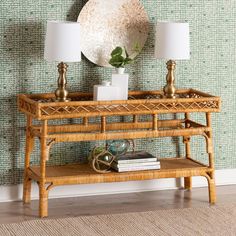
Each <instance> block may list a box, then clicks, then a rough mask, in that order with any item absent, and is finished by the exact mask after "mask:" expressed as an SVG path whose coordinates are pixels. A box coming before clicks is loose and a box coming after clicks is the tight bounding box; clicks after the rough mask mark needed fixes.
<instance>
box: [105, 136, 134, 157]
mask: <svg viewBox="0 0 236 236" xmlns="http://www.w3.org/2000/svg"><path fill="white" fill-rule="evenodd" d="M107 145H108V151H109V152H111V153H112V154H113V155H114V156H118V155H122V154H125V153H126V152H127V151H128V149H129V147H130V141H129V140H127V139H124V140H112V141H108V142H107Z"/></svg>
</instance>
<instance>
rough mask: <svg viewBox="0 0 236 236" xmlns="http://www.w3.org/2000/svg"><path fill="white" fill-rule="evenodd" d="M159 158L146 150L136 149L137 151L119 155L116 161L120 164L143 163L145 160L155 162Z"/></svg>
mask: <svg viewBox="0 0 236 236" xmlns="http://www.w3.org/2000/svg"><path fill="white" fill-rule="evenodd" d="M155 161H158V162H159V160H158V159H157V158H156V157H155V156H153V155H152V154H150V153H148V152H144V151H136V152H127V153H126V154H124V155H121V156H118V157H117V158H116V159H115V162H117V163H118V164H123V163H125V164H129V163H143V162H145V163H146V162H155Z"/></svg>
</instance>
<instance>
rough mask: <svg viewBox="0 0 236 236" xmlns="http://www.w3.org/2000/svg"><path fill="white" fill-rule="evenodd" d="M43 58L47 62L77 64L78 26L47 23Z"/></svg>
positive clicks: (72, 23) (79, 56)
mask: <svg viewBox="0 0 236 236" xmlns="http://www.w3.org/2000/svg"><path fill="white" fill-rule="evenodd" d="M44 58H45V60H47V61H58V62H62V61H63V62H79V61H81V49H80V24H79V23H78V22H69V21H48V22H47V32H46V39H45V49H44Z"/></svg>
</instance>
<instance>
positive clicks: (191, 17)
mask: <svg viewBox="0 0 236 236" xmlns="http://www.w3.org/2000/svg"><path fill="white" fill-rule="evenodd" d="M86 2H87V1H85V0H77V1H75V0H63V1H62V0H53V1H48V0H38V1H32V0H14V1H9V0H1V2H0V83H1V85H0V184H17V183H20V182H21V180H22V170H23V163H24V141H25V138H24V135H25V129H24V127H25V117H24V115H23V114H20V113H19V112H18V111H17V104H16V95H17V94H18V93H36V92H51V91H54V90H55V86H56V80H57V73H56V64H54V63H47V62H45V61H44V59H43V43H44V34H45V26H46V20H48V19H51V20H52V19H57V20H65V19H67V20H72V21H75V20H76V19H77V16H78V14H79V12H80V10H81V9H82V7H83V6H84V4H85V3H86ZM142 3H143V5H144V7H145V9H146V10H147V12H148V15H149V17H150V25H151V31H150V35H149V38H148V41H147V43H146V46H145V48H144V50H143V51H142V53H141V55H140V56H139V58H138V60H137V61H136V63H135V64H134V65H132V66H130V67H128V73H129V74H130V81H129V87H130V89H138V90H153V89H161V88H162V87H163V85H164V82H165V74H166V69H165V62H164V61H158V60H155V59H154V57H153V51H154V27H155V23H156V21H157V20H187V21H188V22H189V23H190V28H191V60H190V61H182V62H179V63H178V66H177V71H176V77H177V86H178V87H181V88H190V87H192V88H196V89H199V90H202V91H205V92H209V93H211V94H214V95H218V96H221V97H222V101H223V106H222V112H221V113H219V114H214V115H213V128H214V144H215V156H216V168H217V169H224V168H236V155H235V154H236V142H235V134H236V93H235V89H236V82H235V81H236V78H235V77H236V1H235V0H198V1H196V0H192V1H191V0H142ZM69 66H70V68H69V72H68V81H69V84H70V91H91V89H92V86H93V85H94V84H97V83H98V82H100V81H101V80H103V79H108V78H110V77H111V72H112V71H111V69H105V68H101V67H98V66H95V65H93V64H92V63H90V62H89V61H87V60H86V59H85V58H83V60H82V62H81V63H74V64H69ZM201 118H202V117H201V116H199V119H201ZM72 122H73V121H72ZM167 141H168V142H167ZM181 141H182V140H181V139H178V138H175V139H170V138H167V139H149V140H144V139H143V140H139V141H138V142H137V147H138V149H141V148H142V147H144V146H145V147H146V148H147V150H149V151H150V152H152V153H153V154H156V155H158V156H162V157H165V156H175V155H176V154H175V153H176V151H177V152H179V153H180V154H181V153H182V152H183V148H182V146H181ZM193 141H194V144H193V145H192V148H193V153H194V156H195V155H196V156H197V159H200V160H204V159H206V155H205V148H204V142H203V141H204V140H203V138H201V137H196V138H194V139H193ZM36 145H37V148H36V150H35V152H34V153H33V155H32V163H37V162H38V160H39V157H38V154H39V153H38V145H39V144H38V143H36ZM93 145H94V144H93V143H69V144H60V145H55V146H54V147H53V148H52V152H51V154H50V161H49V164H62V163H67V162H75V161H84V160H85V159H84V157H85V156H86V155H87V153H88V150H89V149H90V148H91V147H93Z"/></svg>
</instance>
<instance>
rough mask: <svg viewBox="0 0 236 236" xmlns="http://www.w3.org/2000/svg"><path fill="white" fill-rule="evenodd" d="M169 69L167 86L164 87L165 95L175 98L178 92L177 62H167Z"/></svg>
mask: <svg viewBox="0 0 236 236" xmlns="http://www.w3.org/2000/svg"><path fill="white" fill-rule="evenodd" d="M166 65H167V69H168V73H167V75H166V82H167V84H166V86H165V87H164V89H163V91H164V95H165V97H166V98H175V92H176V88H175V85H174V83H175V74H174V71H175V68H176V62H175V61H173V60H169V61H168V62H167V63H166Z"/></svg>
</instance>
